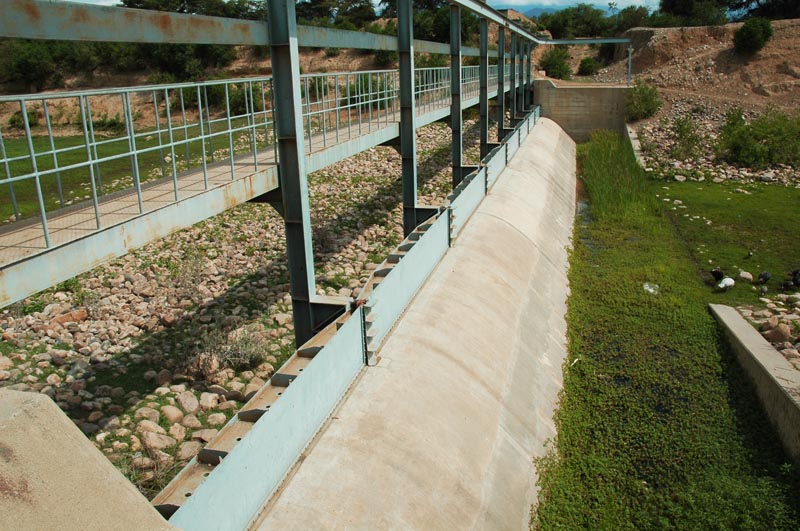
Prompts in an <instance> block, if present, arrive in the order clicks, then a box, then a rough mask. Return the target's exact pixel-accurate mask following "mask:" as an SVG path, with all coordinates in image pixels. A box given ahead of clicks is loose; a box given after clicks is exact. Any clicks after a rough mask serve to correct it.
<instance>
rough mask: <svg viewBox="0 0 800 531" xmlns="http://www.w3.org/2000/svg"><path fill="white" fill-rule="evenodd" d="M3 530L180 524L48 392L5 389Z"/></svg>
mask: <svg viewBox="0 0 800 531" xmlns="http://www.w3.org/2000/svg"><path fill="white" fill-rule="evenodd" d="M0 529H3V530H6V529H8V530H12V529H13V530H15V531H25V530H31V531H41V530H44V529H64V530H68V529H80V530H82V531H95V530H96V531H128V530H134V529H137V530H139V529H141V530H148V531H167V530H170V529H172V530H174V529H175V528H174V527H172V526H171V525H169V524H168V523H167V522H166V521H164V519H163V518H162V517H161V515H160V514H158V513H157V512H156V510H155V509H154V508H153V506H152V505H150V503H149V502H148V501H147V500H146V499H145V497H144V496H142V495H141V494H140V493H139V491H138V490H136V487H134V486H133V485H132V484H131V483H130V482H129V481H128V480H127V479H125V477H124V476H123V475H122V474H120V472H119V471H118V470H117V469H116V468H114V465H112V464H111V462H110V461H109V460H108V459H106V457H105V456H104V455H103V454H101V453H100V451H99V450H98V449H97V448H95V447H94V445H93V444H92V443H91V442H90V441H89V440H88V439H87V438H86V436H85V435H84V434H83V433H81V432H80V430H78V428H77V427H76V426H75V424H73V423H72V421H70V420H69V419H68V418H67V416H66V415H65V414H64V412H63V411H61V410H60V409H59V408H58V406H56V404H55V403H54V402H53V401H52V400H50V398H48V397H47V396H45V395H40V394H36V393H21V392H18V391H8V390H0Z"/></svg>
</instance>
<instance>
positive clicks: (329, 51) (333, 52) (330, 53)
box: [325, 48, 342, 57]
mask: <svg viewBox="0 0 800 531" xmlns="http://www.w3.org/2000/svg"><path fill="white" fill-rule="evenodd" d="M340 53H342V49H341V48H325V57H338V56H339V54H340Z"/></svg>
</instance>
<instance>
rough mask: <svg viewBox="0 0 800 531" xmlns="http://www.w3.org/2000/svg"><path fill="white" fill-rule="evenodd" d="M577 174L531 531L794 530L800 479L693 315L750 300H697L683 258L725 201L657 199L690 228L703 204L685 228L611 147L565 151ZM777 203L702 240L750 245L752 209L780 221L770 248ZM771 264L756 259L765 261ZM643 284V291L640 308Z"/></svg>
mask: <svg viewBox="0 0 800 531" xmlns="http://www.w3.org/2000/svg"><path fill="white" fill-rule="evenodd" d="M579 165H580V167H581V175H582V176H583V179H584V180H585V183H586V187H587V190H588V196H589V208H588V216H587V218H586V219H583V220H582V223H581V224H580V225H579V226H578V227H577V229H576V235H575V236H576V237H575V240H574V241H575V248H574V251H573V255H572V260H571V270H570V274H569V277H570V286H571V292H572V295H571V296H570V300H569V310H568V319H569V355H568V359H567V361H566V364H565V368H564V392H563V394H562V397H561V405H560V408H559V411H558V412H557V415H556V423H557V428H558V435H557V436H556V438H555V440H554V442H553V448H552V451H551V453H550V454H549V455H548V456H547V457H545V458H543V459H541V460H539V462H538V463H537V465H538V468H539V472H540V480H539V483H540V486H541V487H542V490H541V492H540V495H539V499H540V506H539V509H538V511H537V512H536V514H535V515H534V517H533V522H532V524H533V527H534V529H542V530H550V529H569V530H579V529H593V530H614V531H624V530H662V529H681V530H696V529H703V530H729V529H738V530H763V529H770V530H789V529H797V528H798V523H799V522H800V512H799V511H798V509H800V507H799V506H798V500H797V497H796V495H795V493H796V492H797V488H798V487H799V486H800V475H799V474H798V472H797V470H796V468H795V467H794V466H793V465H791V464H789V463H788V462H787V457H786V456H785V455H784V454H783V452H782V450H781V446H780V443H779V441H778V440H777V438H776V437H775V435H774V433H773V431H772V429H771V428H770V426H769V423H768V421H767V419H766V416H765V415H764V413H763V411H762V410H761V408H760V406H759V405H758V400H757V398H756V396H755V393H754V391H753V389H752V387H751V386H750V384H749V382H748V380H747V378H746V376H745V375H744V374H743V372H742V371H741V369H740V368H739V366H738V364H737V363H736V361H735V359H734V357H733V356H732V354H731V353H730V352H729V350H728V349H727V348H726V346H725V345H724V343H723V340H722V337H721V335H720V332H719V330H718V328H717V326H716V324H715V322H714V320H713V318H712V317H711V316H710V315H709V313H708V310H707V306H706V305H707V303H708V302H709V301H712V300H713V301H717V302H732V301H735V300H737V299H740V298H743V297H749V298H751V300H755V297H757V295H756V294H755V293H754V292H752V291H751V290H750V289H749V288H742V287H740V286H737V287H736V288H734V289H733V290H731V291H730V292H727V293H721V294H715V293H713V292H712V290H711V287H710V286H709V285H708V284H705V283H704V282H703V281H702V279H701V278H700V277H699V275H698V264H697V262H696V261H695V259H696V257H693V256H692V255H691V254H690V248H694V247H695V245H696V244H697V242H699V241H703V242H709V241H710V242H712V244H713V241H714V240H715V239H716V236H717V235H718V234H719V233H713V234H709V233H706V234H704V233H703V230H704V229H705V230H707V231H708V230H717V226H718V225H722V224H723V223H724V222H725V221H734V220H735V218H736V214H735V210H738V209H731V208H730V207H731V205H732V204H733V203H731V202H727V201H725V200H724V199H723V200H720V198H725V197H727V194H728V193H729V192H731V190H729V189H728V188H727V187H724V186H719V187H717V186H716V185H715V186H714V187H710V186H709V187H707V188H705V187H700V186H699V185H698V184H697V183H685V186H681V187H672V186H671V187H670V188H669V190H667V191H666V192H667V193H668V194H669V195H670V198H669V199H670V204H674V202H673V201H672V198H673V197H674V198H678V197H680V198H681V199H684V198H685V201H686V203H688V204H689V208H690V209H695V208H696V211H695V210H691V211H690V213H700V208H699V206H700V204H701V203H700V202H698V203H697V204H696V205H695V200H694V198H695V197H699V196H700V194H701V192H702V193H704V194H705V197H706V201H707V203H706V204H707V205H716V206H715V207H714V208H713V209H711V210H710V211H709V212H713V214H712V216H718V215H719V216H720V218H719V221H716V220H715V222H714V223H713V224H712V225H710V226H708V225H706V224H704V223H703V224H702V225H701V222H700V221H699V220H696V219H693V218H692V220H690V219H689V218H685V217H684V216H683V214H684V212H685V210H683V209H676V210H674V211H673V210H671V209H667V208H666V207H665V206H662V205H666V204H667V203H666V202H664V201H662V200H661V199H665V198H663V197H656V195H657V194H664V193H665V190H664V189H663V187H662V186H661V184H662V183H659V182H654V181H649V180H648V179H647V177H646V176H645V174H644V172H643V171H642V170H641V168H640V167H639V166H638V165H637V164H636V162H635V160H634V158H633V156H632V153H631V150H630V146H629V145H627V143H624V142H623V141H621V140H620V139H619V138H618V137H617V136H616V135H613V134H610V133H599V134H597V135H595V136H594V137H593V138H592V140H591V141H590V142H589V143H588V144H586V145H584V146H581V147H580V148H579ZM699 188H705V189H704V190H700V189H699ZM693 189H694V190H693ZM776 190H777V189H776ZM792 191H793V192H795V191H794V190H792ZM694 192H696V193H697V195H694ZM777 192H778V193H775V194H773V192H772V191H769V192H765V193H768V194H770V195H768V196H767V195H765V196H762V197H761V198H759V199H760V201H756V200H755V199H754V200H752V201H751V202H748V204H747V207H745V208H743V209H742V210H741V214H742V218H739V219H738V221H737V223H736V225H734V226H729V227H722V226H719V227H718V230H720V231H722V233H725V232H727V231H729V234H730V235H731V236H732V237H733V236H734V235H736V236H738V234H739V232H738V230H739V229H745V232H747V233H751V234H752V235H753V236H755V234H756V233H757V234H759V235H760V236H763V234H765V233H767V232H769V230H770V227H771V226H772V225H771V224H770V225H769V226H763V225H762V219H763V215H759V216H757V217H756V216H755V212H753V211H752V210H751V209H754V208H757V207H756V205H757V204H760V205H761V208H762V209H767V208H769V209H770V212H772V214H770V215H771V216H772V217H773V218H774V219H781V217H783V218H782V221H783V225H784V227H783V228H781V229H780V231H781V232H780V233H779V235H777V236H776V238H777V237H786V235H787V233H789V232H790V231H791V230H792V229H791V228H790V227H789V225H792V224H791V223H786V218H785V216H786V214H787V210H786V209H790V208H791V207H790V206H789V205H790V204H791V201H794V204H795V205H796V204H797V200H798V194H797V193H794V194H793V197H792V198H791V199H788V198H787V199H786V200H785V201H784V202H783V203H780V206H779V207H777V208H776V207H775V205H774V204H773V203H769V204H768V205H765V204H764V203H763V201H765V200H770V199H776V198H777V197H778V196H779V194H780V193H784V194H785V192H786V189H784V188H781V189H780V190H777ZM690 198H691V199H690ZM737 205H738V204H737ZM726 208H727V210H728V212H727V217H724V218H723V216H722V214H723V211H724V210H725V209H726ZM788 211H789V212H793V213H794V216H796V215H797V213H796V209H794V210H788ZM746 215H753V216H754V217H753V218H746V219H745V217H744V216H746ZM753 219H758V220H759V221H758V223H757V224H756V223H753V222H752V220H753ZM693 223H694V224H697V226H696V227H695V226H694V225H692V224H693ZM751 234H748V238H749V237H750V235H751ZM687 236H688V237H689V239H690V241H685V240H684V238H686V237H687ZM695 238H696V239H695ZM787 241H791V238H787ZM743 243H744V242H743V241H742V240H740V242H739V243H738V245H739V247H740V248H741V247H742V244H743ZM729 244H730V245H731V246H733V245H736V244H735V243H734V242H733V241H730V242H726V243H725V244H722V245H723V246H727V245H729ZM721 248H722V247H721ZM732 249H733V247H732ZM783 249H784V248H783V247H781V248H776V249H774V251H773V250H771V251H770V253H771V254H772V255H773V258H775V259H778V257H779V256H780V255H779V254H778V253H781V252H783ZM740 252H741V249H740ZM798 253H800V251H798V250H794V251H791V254H790V255H789V256H791V257H794V258H795V259H800V254H798ZM712 254H715V253H712ZM742 254H746V248H745V249H744V253H742ZM720 256H721V255H720ZM707 257H708V258H709V259H712V258H717V256H716V255H715V256H710V255H707ZM693 258H695V259H693ZM703 258H704V259H703V262H704V263H702V264H700V265H701V266H702V267H705V264H706V263H707V260H706V259H705V258H706V257H703ZM780 259H781V260H786V259H787V257H786V256H784V257H781V258H780ZM714 263H718V262H716V261H714ZM765 263H766V262H765ZM775 267H777V265H776V266H775ZM645 283H652V284H657V285H658V289H657V290H652V289H651V292H650V293H649V292H648V291H646V290H645V289H643V286H644V284H645ZM652 291H655V293H652Z"/></svg>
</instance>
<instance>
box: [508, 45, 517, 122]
mask: <svg viewBox="0 0 800 531" xmlns="http://www.w3.org/2000/svg"><path fill="white" fill-rule="evenodd" d="M510 59H511V72H510V74H511V75H510V76H509V77H510V78H511V79H510V80H509V81H510V82H511V88H510V90H509V91H508V95H509V97H510V99H511V127H512V128H513V127H514V123H515V120H516V119H517V34H516V33H513V32H512V33H511V57H510Z"/></svg>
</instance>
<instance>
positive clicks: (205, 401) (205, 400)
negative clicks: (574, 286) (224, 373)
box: [200, 393, 219, 411]
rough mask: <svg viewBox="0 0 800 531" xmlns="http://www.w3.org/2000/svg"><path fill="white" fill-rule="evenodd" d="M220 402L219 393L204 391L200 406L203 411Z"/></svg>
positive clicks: (212, 407)
mask: <svg viewBox="0 0 800 531" xmlns="http://www.w3.org/2000/svg"><path fill="white" fill-rule="evenodd" d="M218 403H219V395H218V394H216V393H202V394H201V395H200V408H201V409H202V410H203V411H208V410H209V409H214V408H215V407H217V404H218Z"/></svg>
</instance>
